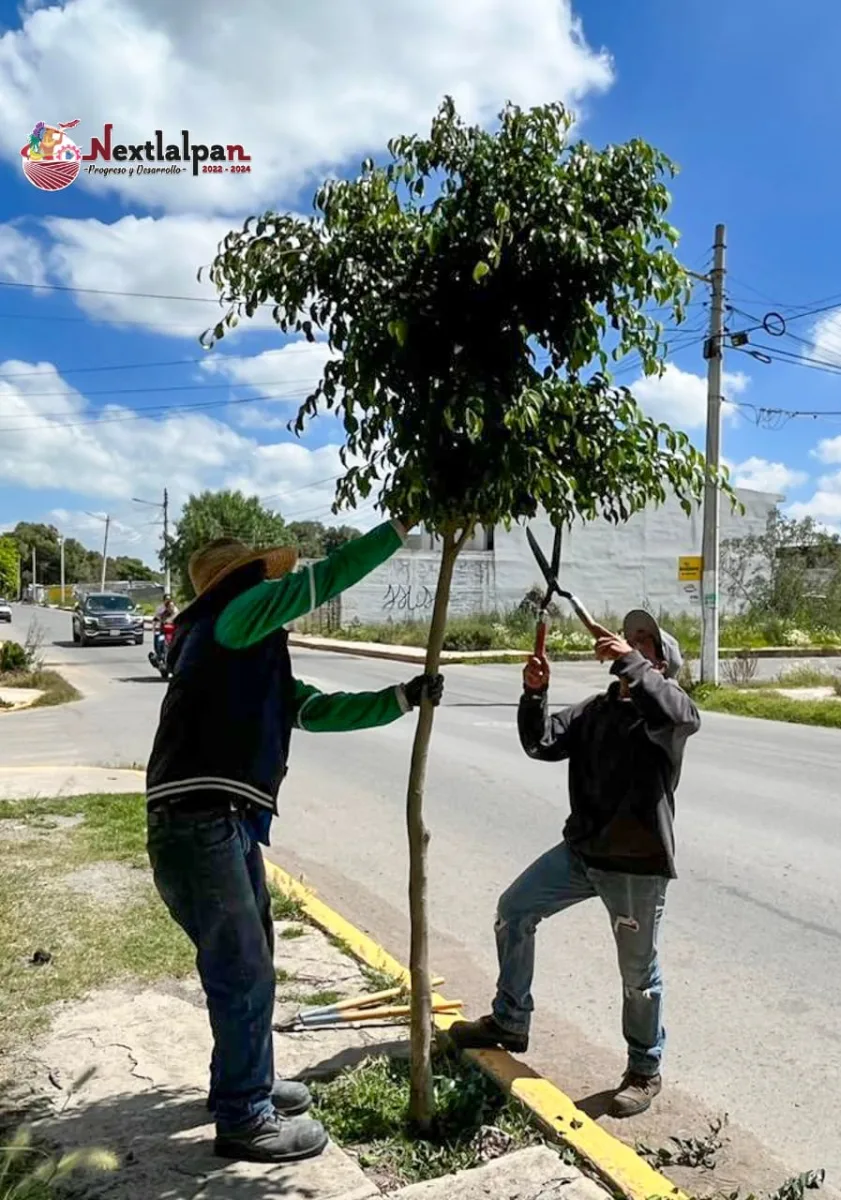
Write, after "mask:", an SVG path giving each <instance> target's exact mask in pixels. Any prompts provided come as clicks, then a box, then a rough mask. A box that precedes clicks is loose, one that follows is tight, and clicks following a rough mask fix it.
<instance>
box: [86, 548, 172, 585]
mask: <svg viewBox="0 0 841 1200" xmlns="http://www.w3.org/2000/svg"><path fill="white" fill-rule="evenodd" d="M99 557H100V559H101V555H100V556H99ZM109 562H111V563H112V566H111V567H110V568H109V572H110V574H111V576H112V578H114V579H125V580H128V581H129V582H136V583H160V581H161V575H160V572H159V571H155V570H153V569H152V568H151V567H147V566H146V563H145V562H142V561H141V560H140V559H139V558H131V557H129V556H128V555H125V554H122V555H120V556H119V557H118V558H114V559H109Z"/></svg>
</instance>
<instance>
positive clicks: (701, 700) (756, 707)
mask: <svg viewBox="0 0 841 1200" xmlns="http://www.w3.org/2000/svg"><path fill="white" fill-rule="evenodd" d="M692 698H693V700H694V701H695V703H696V704H697V705H698V707H699V708H700V709H703V710H704V711H706V712H720V713H728V714H730V715H731V716H736V717H758V718H760V719H762V720H766V721H785V722H787V723H789V724H791V725H822V726H824V727H826V728H828V729H841V703H839V702H838V701H837V700H792V699H791V698H790V697H789V696H783V695H781V694H780V693H779V692H778V691H776V690H775V689H774V688H773V687H770V688H769V687H768V686H767V685H766V687H764V688H751V689H749V690H747V691H736V690H734V689H732V688H726V687H719V688H707V687H705V686H704V685H701V686H699V687H698V688H696V689H695V691H693V693H692Z"/></svg>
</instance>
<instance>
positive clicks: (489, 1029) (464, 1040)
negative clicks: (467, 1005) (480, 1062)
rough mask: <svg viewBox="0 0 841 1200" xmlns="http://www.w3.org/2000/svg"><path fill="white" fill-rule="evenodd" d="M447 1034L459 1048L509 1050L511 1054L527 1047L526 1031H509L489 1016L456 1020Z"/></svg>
mask: <svg viewBox="0 0 841 1200" xmlns="http://www.w3.org/2000/svg"><path fill="white" fill-rule="evenodd" d="M447 1034H448V1036H449V1038H450V1040H451V1041H452V1043H453V1044H454V1045H455V1046H457V1047H458V1049H459V1050H509V1051H510V1052H511V1053H512V1054H525V1052H526V1051H527V1050H528V1048H529V1038H528V1034H527V1033H509V1031H508V1030H507V1029H503V1028H502V1026H501V1025H499V1024H497V1021H496V1018H495V1017H490V1016H489V1017H480V1018H479V1020H478V1021H456V1023H455V1024H454V1025H451V1026H450V1028H449V1029H448V1030H447Z"/></svg>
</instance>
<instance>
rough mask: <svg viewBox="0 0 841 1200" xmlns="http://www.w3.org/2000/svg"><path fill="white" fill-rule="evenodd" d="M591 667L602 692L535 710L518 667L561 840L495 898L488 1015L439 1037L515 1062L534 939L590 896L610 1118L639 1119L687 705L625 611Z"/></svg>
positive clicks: (540, 703) (537, 704) (544, 681)
mask: <svg viewBox="0 0 841 1200" xmlns="http://www.w3.org/2000/svg"><path fill="white" fill-rule="evenodd" d="M596 656H597V657H598V658H599V660H600V661H602V662H605V661H609V662H612V666H611V674H612V675H615V676H616V680H615V681H614V683H612V684H611V686H610V688H609V689H608V691H607V692H605V693H602V694H601V695H597V696H593V697H591V698H590V699H589V700H585V701H584V702H583V703H581V704H574V705H572V706H571V707H570V708H565V709H563V710H562V711H561V712H558V713H551V714H550V713H549V710H548V696H547V693H548V688H549V663H548V662H547V660H546V659H545V658H531V659H530V660H529V662H528V663H527V664H526V668H525V671H524V673H523V680H524V685H525V690H524V693H523V696H522V698H521V700H520V706H519V711H518V718H517V724H518V729H519V734H520V742H521V744H522V747H523V749H524V750H525V752H526V754H528V755H529V757H530V758H536V759H540V760H541V761H543V762H562V761H565V760H568V761H569V797H570V816H569V819H568V821H567V823H566V826H565V828H564V833H563V841H562V842H561V843H560V844H559V845H558V846H555V847H554V848H553V849H552V850H548V851H547V852H546V853H545V854H543V855H542V856H541V857H540V858H538V859H537V861H536V862H534V863H532V865H531V866H530V867H527V868H526V870H525V871H524V872H523V874H522V875H521V876H520V877H519V879H517V880H516V881H515V882H514V883H513V884H512V885H511V887H510V888H509V889H508V890H507V891H506V892H505V893H504V895H503V896H502V898H501V899H500V901H499V909H498V913H497V921H496V940H497V952H498V955H499V966H500V974H499V981H498V984H497V993H496V998H495V1000H494V1003H493V1011H492V1014H491V1015H489V1016H485V1017H481V1018H480V1019H479V1020H478V1021H471V1022H458V1023H457V1024H455V1025H454V1026H453V1027H452V1028H451V1030H450V1036H451V1038H452V1040H453V1041H454V1042H455V1043H456V1045H458V1046H459V1047H461V1048H463V1049H467V1048H475V1049H481V1048H489V1047H502V1048H503V1049H506V1050H511V1051H513V1052H514V1053H518V1054H522V1053H524V1052H525V1051H526V1050H527V1049H528V1034H529V1024H530V1020H531V1014H532V1012H533V1010H534V1002H533V1000H532V996H531V983H532V978H533V975H534V946H535V930H536V929H537V926H538V924H539V922H540V921H542V920H543V919H544V918H545V917H550V916H553V915H554V914H555V913H557V912H562V911H563V910H564V909H566V908H570V907H571V906H572V905H573V904H578V903H580V902H581V901H582V900H588V899H591V898H594V897H596V896H598V897H599V898H600V899H601V900H602V902H603V903H604V905H605V907H606V909H607V911H608V914H609V916H610V923H611V927H612V929H613V934H614V937H615V939H616V945H617V949H618V955H619V969H620V972H621V975H622V982H623V996H624V1000H623V1013H622V1027H623V1032H624V1035H625V1041H626V1042H627V1045H628V1067H627V1071H626V1073H625V1076H624V1078H623V1080H622V1082H621V1084H620V1086H619V1088H618V1089H617V1091H616V1093H615V1094H614V1098H613V1103H612V1107H611V1114H612V1115H613V1116H622V1117H629V1116H634V1115H636V1114H637V1113H640V1112H644V1111H645V1110H646V1109H647V1108H648V1107H649V1105H650V1104H651V1101H652V1100H653V1099H654V1097H655V1096H657V1095H658V1093H659V1092H660V1090H661V1087H662V1082H661V1075H660V1066H661V1060H662V1057H663V1048H664V1045H665V1030H664V1028H663V1017H662V1014H663V981H662V975H661V972H660V964H659V961H658V954H657V939H658V932H659V927H660V921H661V919H662V916H663V910H664V907H665V900H666V888H667V886H668V883H669V880H670V879H674V878H676V871H675V863H674V832H673V820H674V792H675V789H676V788H677V785H678V781H679V779H680V771H681V765H682V762H683V752H684V748H685V746H686V739H687V738H688V737H690V736H691V735H692V734H693V733H696V732H697V730H698V729H699V727H700V718H699V716H698V710H697V708H696V707H695V705H694V704H693V702H692V700H691V699H690V698H689V696H688V695H687V694H686V693H685V692H684V691H683V689H682V688H681V687H680V685H679V684H678V683H677V682H676V679H675V677H676V675H677V674H678V672H679V671H680V668H681V665H682V659H681V654H680V647H679V646H678V644H677V642H676V641H675V639H674V638H673V637H671V636H670V635H669V634H668V633H666V632H664V631H663V630H662V629H660V627H659V625H658V624H657V622H656V621H655V620H654V618H653V617H652V616H651V615H650V614H649V613H647V612H643V611H642V610H635V611H633V612H630V613H628V615H627V616H626V618H625V620H624V622H623V633H622V635H621V636H620V635H619V634H613V633H610V632H609V631H608V630H604V631H603V635H602V636H600V637H599V638H598V640H597V642H596Z"/></svg>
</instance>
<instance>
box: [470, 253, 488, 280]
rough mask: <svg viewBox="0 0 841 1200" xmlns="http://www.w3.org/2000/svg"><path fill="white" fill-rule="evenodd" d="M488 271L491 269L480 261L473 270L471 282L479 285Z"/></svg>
mask: <svg viewBox="0 0 841 1200" xmlns="http://www.w3.org/2000/svg"><path fill="white" fill-rule="evenodd" d="M490 269H491V268H490V267H489V266H488V264H487V263H486V262H483V261H482V260H481V259H480V260H479V262H477V263H476V266H475V267H474V268H473V282H474V283H479V282H480V280H482V279H484V278H485V276H486V275H487V274H488V272H489V271H490Z"/></svg>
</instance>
